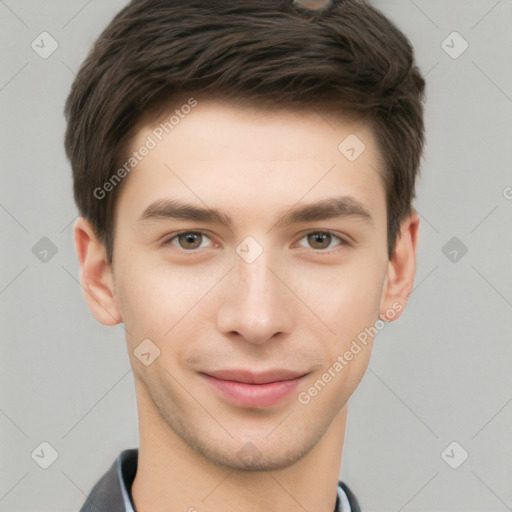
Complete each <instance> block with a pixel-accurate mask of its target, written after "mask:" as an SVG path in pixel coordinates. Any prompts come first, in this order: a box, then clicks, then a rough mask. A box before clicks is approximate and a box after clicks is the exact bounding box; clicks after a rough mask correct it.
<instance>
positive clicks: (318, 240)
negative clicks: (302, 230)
mask: <svg viewBox="0 0 512 512" xmlns="http://www.w3.org/2000/svg"><path fill="white" fill-rule="evenodd" d="M331 238H332V237H331V235H330V233H311V234H310V235H308V242H309V244H310V245H311V247H313V249H327V247H329V244H330V243H331Z"/></svg>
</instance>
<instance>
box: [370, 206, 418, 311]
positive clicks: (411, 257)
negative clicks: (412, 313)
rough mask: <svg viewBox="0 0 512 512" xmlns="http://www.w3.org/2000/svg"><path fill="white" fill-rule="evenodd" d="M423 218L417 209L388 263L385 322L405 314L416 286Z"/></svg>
mask: <svg viewBox="0 0 512 512" xmlns="http://www.w3.org/2000/svg"><path fill="white" fill-rule="evenodd" d="M419 223H420V218H419V215H418V213H417V212H416V211H415V210H413V211H412V213H411V215H410V216H409V217H407V219H405V220H404V221H403V222H402V224H401V225H400V236H399V237H398V238H397V241H396V246H395V250H394V252H393V254H392V255H391V257H390V258H389V261H388V272H387V276H386V279H385V283H384V287H383V291H382V297H381V305H380V310H379V317H380V318H381V319H382V320H384V321H391V320H396V319H397V318H399V317H400V316H401V314H402V312H403V311H404V309H405V306H406V304H407V301H408V299H409V296H410V294H411V292H412V289H413V286H414V277H415V275H416V254H417V247H418V234H419Z"/></svg>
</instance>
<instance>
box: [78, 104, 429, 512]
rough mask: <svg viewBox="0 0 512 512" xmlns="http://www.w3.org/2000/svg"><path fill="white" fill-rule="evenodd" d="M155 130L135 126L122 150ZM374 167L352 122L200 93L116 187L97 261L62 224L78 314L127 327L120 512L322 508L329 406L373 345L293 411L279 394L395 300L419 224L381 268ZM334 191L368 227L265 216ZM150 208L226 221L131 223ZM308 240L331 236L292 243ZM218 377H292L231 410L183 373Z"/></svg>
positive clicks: (408, 226)
mask: <svg viewBox="0 0 512 512" xmlns="http://www.w3.org/2000/svg"><path fill="white" fill-rule="evenodd" d="M155 126H157V123H153V124H152V125H147V126H144V127H142V128H141V129H140V130H139V132H138V133H137V135H136V136H135V138H134V140H133V143H132V147H133V149H136V148H139V147H140V146H141V145H142V144H144V142H145V141H146V138H147V136H148V135H151V132H152V130H153V129H154V127H155ZM349 134H356V135H357V136H358V137H359V138H360V139H361V140H362V141H363V142H364V144H365V146H366V149H365V151H364V152H363V153H362V154H361V155H360V156H359V157H358V158H357V159H356V160H355V161H353V162H351V161H349V160H348V159H347V158H346V157H345V156H344V155H343V154H341V153H340V151H339V150H338V145H339V144H340V142H341V141H343V139H345V137H347V136H348V135H349ZM379 165H380V155H379V152H378V149H377V146H376V142H375V140H374V137H373V135H372V133H371V131H369V130H368V128H366V127H364V126H361V125H359V124H357V123H355V122H354V121H350V122H349V121H347V120H345V119H342V118H340V117H339V116H337V117H335V116H334V115H330V114H329V113H326V112H324V113H323V114H322V115H319V114H318V113H317V112H315V111H313V110H311V111H297V110H293V111H292V110H286V109H280V110H272V111H271V110H261V109H260V110H255V109H253V108H250V107H248V106H245V107H244V106H241V105H235V104H234V103H226V102H221V101H214V100H210V101H209V100H201V101H200V102H199V104H198V106H197V107H196V108H194V110H193V111H192V113H191V114H189V115H188V116H187V117H186V118H185V119H183V120H181V122H180V123H179V125H178V126H176V127H175V129H174V130H173V131H172V132H171V133H170V134H169V135H168V136H166V137H165V138H164V139H163V140H162V141H161V142H160V143H159V144H158V146H157V147H156V148H154V149H152V150H151V151H150V152H149V154H148V156H146V157H145V158H144V160H143V161H142V162H141V163H139V164H138V166H136V167H135V168H134V169H133V170H132V171H131V173H130V174H129V176H127V177H126V178H125V180H126V182H125V183H124V184H123V188H122V190H121V193H120V195H119V197H118V199H117V203H116V209H115V226H116V233H115V241H114V260H113V261H114V262H113V266H110V265H108V263H107V259H106V253H105V248H104V246H103V245H102V244H101V243H100V242H99V241H98V240H97V238H96V237H95V235H94V232H93V230H92V228H91V225H90V224H89V223H88V221H87V220H85V219H84V218H79V220H78V221H77V223H76V225H75V243H76V248H77V253H78V256H79V260H80V268H81V280H82V283H83V287H84V289H85V298H86V300H87V303H88V305H89V308H90V309H91V311H92V313H93V315H94V316H95V318H96V319H97V320H98V321H99V322H101V323H103V324H105V325H116V324H118V323H120V322H123V323H124V325H125V328H126V331H127V336H126V341H127V346H128V351H129V354H130V360H131V365H132V369H133V374H134V377H135V388H136V397H137V403H138V413H139V432H140V445H139V463H138V470H137V475H136V478H135V481H134V484H133V488H132V493H133V497H134V502H135V506H136V508H137V510H138V512H151V511H155V510H183V511H186V510H194V509H196V510H198V511H200V512H203V511H204V512H208V511H220V510H222V511H223V512H231V511H233V512H234V511H239V510H244V511H246V512H263V511H266V512H268V511H271V510H276V511H277V510H279V511H280V512H291V511H303V510H304V509H305V510H316V511H321V512H332V511H333V510H334V505H335V502H336V487H337V482H338V477H339V471H340V466H341V457H342V449H343V441H344V434H345V424H346V420H347V403H348V400H349V397H350V396H351V395H352V393H353V392H354V390H355V389H356V388H357V386H358V384H359V382H360V380H361V378H362V377H363V375H364V372H365V371H366V369H367V366H368V362H369V358H370V353H371V349H372V341H373V340H372V339H371V338H370V340H369V343H368V344H367V345H366V346H365V347H364V348H363V349H362V350H361V351H360V352H359V353H358V354H357V355H355V356H354V357H353V359H352V360H351V361H350V362H348V364H347V365H346V366H345V367H344V368H343V370H342V371H340V372H339V373H337V374H336V376H335V377H334V378H332V380H331V382H329V383H328V384H327V385H326V386H325V387H324V388H323V389H322V390H321V391H320V392H318V393H317V394H316V396H314V397H313V398H311V400H310V402H309V403H307V404H302V403H300V402H299V400H298V398H297V394H298V393H299V392H301V391H307V390H308V389H309V388H311V386H312V385H313V384H314V383H315V382H317V381H318V379H320V378H321V376H322V374H324V373H325V372H326V370H327V369H328V368H329V367H332V365H333V363H334V362H335V361H336V360H337V357H338V356H339V355H343V354H344V353H345V352H346V351H347V350H348V349H349V347H350V345H351V343H352V342H353V340H354V339H356V337H357V335H358V334H359V333H361V332H362V331H364V329H365V328H368V327H369V326H374V325H375V323H376V321H377V320H378V319H379V315H380V316H381V317H386V315H387V314H388V313H389V311H390V310H393V311H394V313H395V314H394V318H393V319H397V318H398V317H399V316H400V315H401V313H402V312H403V309H404V308H405V305H406V303H407V299H408V297H409V294H410V293H411V291H412V287H413V282H414V275H415V270H416V247H417V235H418V226H419V218H418V215H417V213H416V212H414V211H413V213H412V214H411V216H410V217H409V218H408V219H406V220H405V221H404V222H403V223H402V225H401V229H400V232H401V236H400V237H399V239H398V242H397V245H396V248H395V252H394V253H393V255H392V257H391V258H388V254H387V244H386V226H387V224H386V202H385V192H384V188H383V183H382V180H381V177H380V175H379V173H378V169H379ZM339 196H351V197H353V198H354V199H356V200H357V201H359V202H360V203H361V204H362V205H364V207H365V208H366V210H367V211H368V212H369V213H370V214H371V217H372V222H368V221H365V219H362V218H360V217H358V216H341V217H338V218H330V219H325V220H309V221H303V222H300V223H294V224H290V225H283V226H281V225H279V224H276V223H277V221H278V220H279V219H281V218H282V217H283V214H284V212H286V211H287V210H288V209H290V208H292V207H296V206H301V205H305V204H308V203H313V202H315V201H319V200H324V199H329V198H333V197H339ZM164 198H173V199H179V200H182V201H186V202H188V203H192V204H194V205H195V206H203V207H204V206H205V205H207V206H208V207H209V208H215V209H219V210H222V211H223V212H225V213H227V214H230V215H231V217H232V221H233V224H232V225H231V227H228V226H226V225H224V224H221V223H207V222H203V221H190V220H186V221H184V220H178V219H172V218H156V219H148V220H146V221H144V222H140V221H139V217H140V216H141V215H142V213H143V212H144V210H145V209H146V208H147V207H148V206H149V205H150V204H151V203H153V202H154V201H156V200H158V199H164ZM183 230H186V231H192V232H197V231H200V232H204V233H205V235H207V236H204V237H203V238H202V239H201V237H196V238H195V240H196V243H190V239H187V238H186V237H181V238H177V237H176V232H179V231H183ZM318 231H321V232H325V231H330V232H332V233H333V236H332V237H331V238H330V239H329V237H328V236H327V239H326V240H324V239H323V238H322V237H320V239H319V238H318V236H317V237H314V236H313V237H311V236H309V237H308V236H307V235H308V233H311V232H318ZM247 236H251V237H253V238H254V239H255V240H256V241H257V243H258V244H259V246H260V247H261V248H262V249H263V252H262V253H261V255H260V256H259V257H258V258H257V259H255V261H253V262H251V263H247V261H245V260H244V259H243V258H242V257H240V256H239V255H238V254H237V252H236V249H237V246H238V245H239V244H240V243H241V242H242V241H243V240H244V239H245V238H246V237H247ZM173 237H174V238H173ZM337 237H340V238H337ZM193 240H194V238H193ZM166 241H167V242H168V243H167V244H164V242H166ZM187 251H188V254H187ZM393 305H394V306H393ZM397 305H398V307H399V308H400V310H399V311H396V310H397ZM389 320H390V319H389ZM144 339H150V340H151V341H152V343H154V345H156V346H157V347H158V349H159V350H160V356H159V357H158V358H157V359H156V360H155V361H154V362H153V363H152V364H150V365H149V366H145V365H144V364H142V363H141V361H140V360H139V359H138V358H137V357H135V355H134V350H135V349H136V348H137V346H138V345H139V344H140V343H141V342H142V340H144ZM225 368H249V369H251V370H252V371H258V370H265V369H268V368H286V369H291V370H297V371H301V372H303V373H308V375H307V376H306V377H305V378H304V381H303V383H301V385H300V387H299V388H298V389H297V390H296V392H294V393H291V394H290V395H289V396H287V397H285V398H284V399H283V400H281V401H280V402H279V403H278V404H275V405H273V406H268V407H242V406H237V405H233V404H231V403H229V402H227V401H225V400H224V399H223V398H222V397H220V396H219V395H218V394H217V393H215V391H214V389H213V388H212V387H210V386H209V385H208V384H207V383H205V382H204V381H203V380H202V379H201V378H200V375H199V373H198V372H206V371H208V370H210V371H214V370H220V369H225ZM247 443H252V445H254V447H256V450H257V451H256V452H255V453H256V454H257V456H254V457H253V458H252V459H243V458H242V457H241V456H240V453H239V452H240V450H241V449H242V448H243V447H244V446H245V445H246V444H247ZM254 447H253V452H254ZM191 507H194V508H191Z"/></svg>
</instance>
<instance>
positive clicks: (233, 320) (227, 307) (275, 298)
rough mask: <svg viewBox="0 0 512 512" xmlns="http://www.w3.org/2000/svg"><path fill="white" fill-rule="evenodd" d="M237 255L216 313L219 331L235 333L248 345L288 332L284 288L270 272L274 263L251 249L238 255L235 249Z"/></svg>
mask: <svg viewBox="0 0 512 512" xmlns="http://www.w3.org/2000/svg"><path fill="white" fill-rule="evenodd" d="M241 245H242V244H241ZM251 251H252V254H251ZM237 253H238V254H237V255H236V257H235V261H234V267H233V269H232V272H231V273H230V274H231V276H230V280H229V281H228V284H227V287H228V289H226V290H225V291H224V297H223V300H222V304H221V306H220V309H219V311H218V328H219V330H220V331H221V332H223V333H224V334H228V333H238V334H239V335H241V336H242V337H243V338H245V339H246V341H248V342H250V343H264V342H265V341H267V340H269V339H270V338H272V337H273V336H274V335H275V334H277V333H280V332H283V333H285V332H289V331H290V330H291V328H292V316H291V311H290V308H289V305H288V303H289V300H287V298H286V297H285V295H286V288H285V287H284V286H283V285H282V283H280V281H279V279H277V278H276V276H275V275H274V271H273V270H271V268H272V266H275V264H274V265H273V261H274V260H273V258H271V255H270V252H269V251H266V250H262V251H260V252H259V254H255V253H254V247H252V248H249V250H248V251H246V252H241V253H240V247H239V248H237ZM248 254H250V255H251V257H247V255H248Z"/></svg>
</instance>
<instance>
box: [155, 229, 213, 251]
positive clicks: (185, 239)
mask: <svg viewBox="0 0 512 512" xmlns="http://www.w3.org/2000/svg"><path fill="white" fill-rule="evenodd" d="M209 240H210V237H209V236H208V235H206V234H205V233H201V232H200V231H182V232H181V233H177V234H176V235H174V236H173V237H171V238H169V239H168V240H167V241H165V242H164V245H174V246H175V247H176V248H177V249H181V250H182V251H187V252H194V251H195V250H197V249H203V248H205V247H208V241H209Z"/></svg>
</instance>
